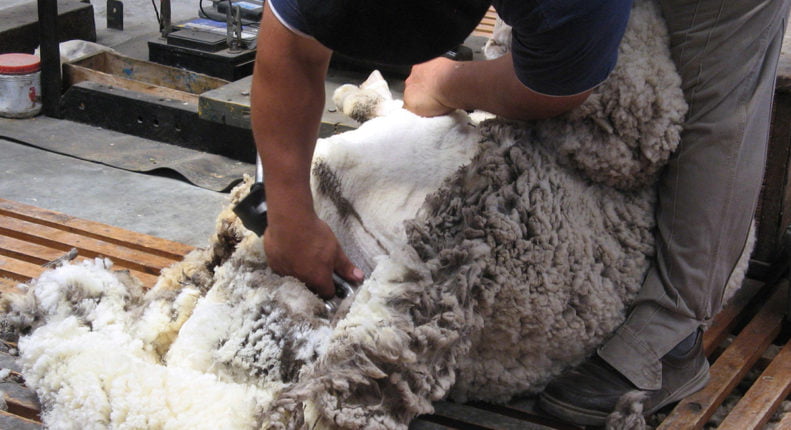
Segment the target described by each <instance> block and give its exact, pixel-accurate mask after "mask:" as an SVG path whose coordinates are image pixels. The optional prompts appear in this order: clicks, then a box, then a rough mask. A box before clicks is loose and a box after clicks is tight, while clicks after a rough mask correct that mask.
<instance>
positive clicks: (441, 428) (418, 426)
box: [409, 418, 453, 430]
mask: <svg viewBox="0 0 791 430" xmlns="http://www.w3.org/2000/svg"><path fill="white" fill-rule="evenodd" d="M452 429H453V427H448V426H445V425H442V424H437V423H432V422H431V421H425V420H422V419H420V418H418V419H416V420H414V421H412V422H411V423H409V430H452Z"/></svg>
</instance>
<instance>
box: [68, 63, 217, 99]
mask: <svg viewBox="0 0 791 430" xmlns="http://www.w3.org/2000/svg"><path fill="white" fill-rule="evenodd" d="M74 65H76V66H78V67H80V68H83V69H90V70H94V71H98V72H102V73H104V74H109V75H112V76H116V77H121V78H126V79H130V80H134V81H137V82H141V83H147V84H151V85H155V86H157V87H162V88H168V89H172V90H176V91H179V92H182V93H189V94H195V95H197V94H201V93H205V92H206V91H210V90H213V89H217V88H219V87H221V86H223V85H226V84H228V83H229V81H227V80H225V79H220V78H217V77H214V76H209V75H205V74H202V73H197V72H194V71H191V70H186V69H183V68H179V67H173V66H168V65H165V64H160V63H155V62H152V61H146V60H141V59H138V58H132V57H127V56H125V55H121V54H118V53H114V52H100V53H98V54H96V55H93V56H90V57H87V58H85V59H82V60H79V61H77V62H75V63H74Z"/></svg>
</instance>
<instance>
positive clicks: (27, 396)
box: [0, 382, 41, 422]
mask: <svg viewBox="0 0 791 430" xmlns="http://www.w3.org/2000/svg"><path fill="white" fill-rule="evenodd" d="M0 392H2V393H3V399H4V400H5V402H6V405H7V406H8V412H9V413H12V414H14V415H17V416H20V417H24V418H27V419H29V420H31V421H36V422H41V417H40V416H39V413H40V412H41V404H40V403H39V401H38V398H37V397H36V393H34V392H33V391H32V390H31V389H29V388H27V387H25V386H24V385H22V384H19V383H16V382H2V383H0Z"/></svg>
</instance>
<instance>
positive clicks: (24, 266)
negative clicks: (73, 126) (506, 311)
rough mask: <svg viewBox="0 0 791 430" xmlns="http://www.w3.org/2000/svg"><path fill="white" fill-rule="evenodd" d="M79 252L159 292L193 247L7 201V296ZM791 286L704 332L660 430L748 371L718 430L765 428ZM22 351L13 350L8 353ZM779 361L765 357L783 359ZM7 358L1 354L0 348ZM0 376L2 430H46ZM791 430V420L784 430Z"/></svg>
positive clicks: (698, 411) (528, 414) (461, 416)
mask: <svg viewBox="0 0 791 430" xmlns="http://www.w3.org/2000/svg"><path fill="white" fill-rule="evenodd" d="M71 248H77V250H78V252H79V254H78V255H79V256H78V257H77V260H78V261H79V260H81V259H85V258H92V257H95V256H107V257H110V258H111V259H112V260H113V261H114V262H115V264H116V266H117V267H120V268H126V269H129V270H130V271H131V272H132V273H134V274H135V275H136V276H137V277H139V278H140V279H141V280H142V281H143V282H144V284H146V285H147V286H152V285H153V284H154V282H155V280H156V277H157V274H158V273H159V271H160V270H161V269H162V268H163V267H166V266H168V265H170V264H172V263H174V262H176V261H179V260H180V259H181V257H182V256H183V255H184V254H186V253H187V252H189V251H190V250H191V249H192V248H191V247H190V246H187V245H184V244H180V243H176V242H171V241H168V240H164V239H160V238H156V237H152V236H148V235H144V234H139V233H134V232H130V231H128V230H124V229H120V228H117V227H113V226H109V225H105V224H100V223H96V222H91V221H86V220H82V219H79V218H75V217H71V216H68V215H65V214H61V213H57V212H52V211H48V210H44V209H39V208H36V207H32V206H28V205H24V204H20V203H16V202H12V201H8V200H2V199H0V291H3V290H5V291H8V290H10V289H14V288H16V285H17V284H18V283H19V282H24V281H27V280H29V279H31V278H33V277H36V276H38V275H40V274H41V273H42V271H43V270H46V269H44V268H43V267H42V264H44V263H47V262H49V261H51V260H53V259H55V258H58V257H60V256H62V255H63V254H65V253H67V252H68V251H69V250H70V249H71ZM788 288H789V287H788V282H787V281H785V280H783V281H780V282H776V283H772V284H771V285H769V284H766V285H765V284H763V283H760V282H757V281H753V280H748V281H746V282H745V288H743V289H742V291H741V293H740V294H739V295H738V298H737V299H735V300H734V301H733V303H731V304H730V305H729V306H728V307H726V308H725V309H724V310H723V312H721V313H720V314H719V315H718V316H717V318H716V319H715V321H714V323H713V325H712V327H711V328H710V329H709V330H708V331H707V332H706V334H705V338H704V348H705V350H706V353H707V355H708V356H709V358H710V360H713V364H712V368H711V374H712V378H711V382H710V384H709V385H708V387H707V388H705V389H704V390H703V391H701V392H699V393H697V394H694V395H692V396H690V397H689V398H687V399H685V400H683V401H682V402H680V403H679V404H678V406H676V407H675V408H674V409H673V410H672V411H663V412H662V415H661V416H663V417H664V415H667V416H666V417H664V420H663V421H662V422H661V425H660V426H659V428H662V429H692V428H701V427H702V426H703V425H704V424H705V423H706V422H707V420H708V419H709V418H710V417H711V416H712V415H713V414H714V412H715V410H716V409H717V408H718V407H719V405H720V404H722V402H723V400H724V399H725V397H726V396H727V395H728V394H730V393H731V392H732V391H733V390H734V388H735V387H736V385H737V384H738V383H739V382H740V381H743V379H744V378H745V376H746V375H747V373H748V371H750V370H751V369H760V370H762V372H763V373H761V375H760V376H759V377H758V378H757V379H755V382H754V383H753V384H752V387H751V388H750V389H749V391H747V393H746V395H745V396H744V397H743V398H742V400H741V401H739V403H738V404H737V405H736V406H735V407H734V408H733V410H732V411H731V412H730V413H729V414H728V415H727V417H726V419H725V420H724V421H723V422H722V424H721V426H720V428H723V429H738V430H744V429H757V428H762V427H763V426H764V425H765V423H766V422H767V421H768V420H769V418H770V417H771V416H772V414H773V413H774V411H775V410H776V409H777V407H778V405H779V404H780V402H781V401H782V400H784V399H786V397H787V396H788V395H789V391H791V344H786V343H785V338H786V337H787V336H786V335H785V333H784V332H785V331H784V330H783V328H784V321H785V318H784V316H785V312H786V309H787V302H788V297H787V295H788ZM14 347H15V345H12V344H6V345H5V349H6V350H8V349H9V348H14ZM778 348H780V352H779V353H777V354H776V355H775V356H773V357H772V356H769V355H768V352H767V350H769V349H774V350H776V349H778ZM0 349H2V348H0ZM0 369H10V370H11V376H10V377H9V378H7V379H6V380H5V381H0V391H2V392H3V393H4V394H3V396H4V397H5V400H6V403H7V405H8V410H7V411H0V428H2V429H39V428H41V427H42V426H41V421H40V419H39V415H38V413H39V404H38V401H37V400H36V397H35V395H34V394H33V393H32V392H31V391H30V390H29V389H27V388H26V387H25V386H24V383H23V380H22V377H21V375H20V374H19V368H18V366H17V364H16V362H15V359H14V357H13V356H12V355H10V354H9V353H7V352H0ZM781 425H782V427H781V428H791V416H787V417H786V418H785V420H784V421H783V422H782V423H781ZM411 428H413V429H418V430H420V429H469V430H483V429H579V427H575V426H570V425H566V424H563V423H560V422H558V421H556V420H553V419H551V418H548V417H545V416H541V414H540V413H539V412H537V411H536V408H535V407H534V401H533V399H530V398H526V399H520V400H517V401H514V402H512V403H510V404H508V405H504V406H497V405H488V404H480V403H473V404H468V405H457V404H453V403H446V402H441V403H437V404H436V413H435V414H434V415H430V416H423V417H420V418H418V419H417V420H415V422H413V424H412V425H411Z"/></svg>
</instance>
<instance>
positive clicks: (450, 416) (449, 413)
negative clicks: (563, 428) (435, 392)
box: [426, 402, 552, 430]
mask: <svg viewBox="0 0 791 430" xmlns="http://www.w3.org/2000/svg"><path fill="white" fill-rule="evenodd" d="M437 418H439V421H440V423H442V420H443V419H444V420H445V422H446V423H450V422H453V421H456V422H458V424H459V426H460V427H461V428H476V429H492V430H495V429H497V430H552V427H547V426H545V425H542V424H537V423H532V422H528V421H524V420H520V419H517V418H512V417H510V416H507V415H501V414H498V413H495V412H491V411H488V410H484V409H479V408H476V407H474V406H471V405H461V404H458V403H452V402H437V403H434V415H432V416H430V417H426V419H428V420H433V419H437Z"/></svg>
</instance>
